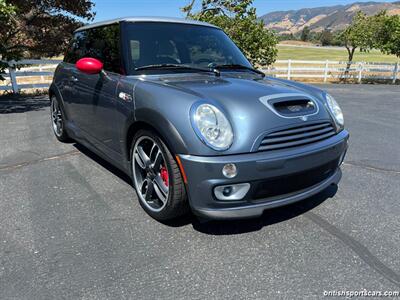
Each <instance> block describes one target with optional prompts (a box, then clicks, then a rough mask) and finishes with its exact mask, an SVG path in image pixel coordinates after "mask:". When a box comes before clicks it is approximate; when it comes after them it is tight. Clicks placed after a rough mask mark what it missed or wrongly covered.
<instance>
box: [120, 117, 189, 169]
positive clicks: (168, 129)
mask: <svg viewBox="0 0 400 300" xmlns="http://www.w3.org/2000/svg"><path fill="white" fill-rule="evenodd" d="M135 115H136V118H135V120H134V121H133V122H132V123H131V124H130V125H129V126H128V127H127V129H126V134H125V155H126V159H127V160H128V161H130V160H131V153H130V151H131V146H132V142H133V138H134V136H135V134H136V133H137V132H138V131H139V130H141V129H150V130H152V131H154V132H155V133H157V134H158V135H159V136H160V138H161V139H162V140H163V142H164V143H165V144H166V145H167V147H168V149H169V150H170V151H171V152H172V154H173V155H175V154H187V153H188V151H187V146H186V143H185V142H184V140H183V138H182V136H181V135H180V133H179V132H178V130H177V129H176V128H175V126H173V124H172V123H171V122H170V121H168V120H166V119H165V118H164V117H163V116H162V115H161V114H159V113H156V112H153V113H149V112H146V113H145V114H142V113H140V112H139V113H138V112H135Z"/></svg>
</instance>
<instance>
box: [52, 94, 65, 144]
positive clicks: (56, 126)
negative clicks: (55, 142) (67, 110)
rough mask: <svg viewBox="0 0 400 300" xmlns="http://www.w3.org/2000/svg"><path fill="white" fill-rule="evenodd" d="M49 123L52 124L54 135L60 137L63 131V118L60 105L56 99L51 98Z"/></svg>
mask: <svg viewBox="0 0 400 300" xmlns="http://www.w3.org/2000/svg"><path fill="white" fill-rule="evenodd" d="M51 123H52V125H53V130H54V133H55V134H56V136H58V137H61V135H62V133H63V128H64V124H63V119H62V113H61V108H60V105H59V104H58V101H57V100H56V99H54V98H53V99H52V101H51Z"/></svg>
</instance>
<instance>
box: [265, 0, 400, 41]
mask: <svg viewBox="0 0 400 300" xmlns="http://www.w3.org/2000/svg"><path fill="white" fill-rule="evenodd" d="M360 10H361V11H363V12H365V13H366V14H367V15H374V14H377V13H378V12H380V11H381V10H386V11H387V12H388V14H396V15H398V14H400V1H394V2H377V1H369V2H354V3H351V4H347V5H334V6H321V7H314V8H302V9H298V10H288V11H275V12H271V13H268V14H265V15H263V16H261V17H260V18H259V19H260V20H262V21H263V22H264V24H265V27H266V28H268V29H271V30H274V31H276V32H278V33H280V34H296V33H299V32H301V31H302V30H303V28H304V27H305V26H308V27H310V29H311V30H312V31H315V32H321V31H323V30H324V29H329V30H331V31H338V30H342V29H344V28H346V27H347V26H348V25H349V24H350V23H351V21H352V19H353V17H354V15H355V14H356V13H357V12H358V11H360Z"/></svg>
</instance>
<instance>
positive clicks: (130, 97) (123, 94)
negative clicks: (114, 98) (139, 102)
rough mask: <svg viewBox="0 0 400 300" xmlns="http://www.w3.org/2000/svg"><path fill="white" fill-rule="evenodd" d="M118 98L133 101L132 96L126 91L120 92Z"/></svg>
mask: <svg viewBox="0 0 400 300" xmlns="http://www.w3.org/2000/svg"><path fill="white" fill-rule="evenodd" d="M118 98H119V99H122V100H124V101H125V102H131V101H132V96H131V95H129V94H127V93H124V92H120V93H119V94H118Z"/></svg>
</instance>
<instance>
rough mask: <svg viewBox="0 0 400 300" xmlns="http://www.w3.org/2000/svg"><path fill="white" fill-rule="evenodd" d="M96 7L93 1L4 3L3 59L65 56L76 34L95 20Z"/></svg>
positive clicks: (0, 25) (0, 10) (0, 1)
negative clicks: (87, 22)
mask: <svg viewBox="0 0 400 300" xmlns="http://www.w3.org/2000/svg"><path fill="white" fill-rule="evenodd" d="M93 6H94V4H93V2H92V0H74V1H61V0H40V1H38V0H0V57H1V59H3V60H13V59H15V60H18V59H21V58H23V57H43V56H55V55H58V54H60V53H62V52H63V51H64V50H65V48H66V45H67V43H68V40H69V39H70V37H71V34H72V32H73V31H74V30H75V29H76V28H77V27H79V26H80V25H81V24H82V22H83V21H84V20H92V19H93V17H94V13H93V12H92V8H93ZM4 67H5V66H4V64H2V65H0V73H1V72H2V70H4Z"/></svg>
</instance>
